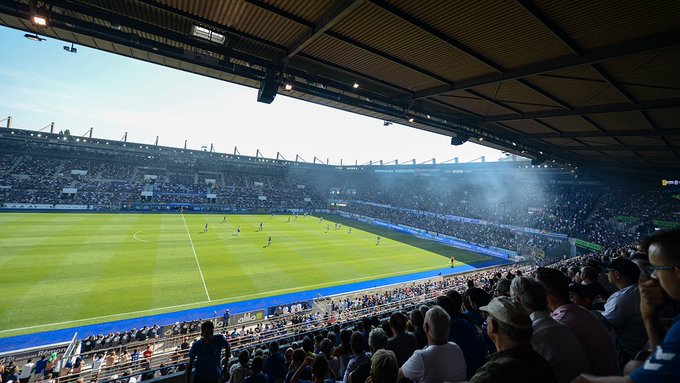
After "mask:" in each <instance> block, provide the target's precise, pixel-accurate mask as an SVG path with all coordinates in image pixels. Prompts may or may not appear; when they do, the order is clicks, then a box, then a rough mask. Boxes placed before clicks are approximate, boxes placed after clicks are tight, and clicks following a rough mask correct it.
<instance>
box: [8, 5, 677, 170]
mask: <svg viewBox="0 0 680 383" xmlns="http://www.w3.org/2000/svg"><path fill="white" fill-rule="evenodd" d="M34 13H41V14H43V15H46V16H47V17H48V19H49V24H48V27H45V28H41V27H38V26H36V25H33V24H32V23H31V17H32V15H33V14H34ZM0 25H5V26H8V27H11V28H17V29H21V30H25V31H30V32H33V33H38V34H40V35H44V36H49V37H53V38H58V39H61V40H65V41H70V42H74V43H76V44H79V45H84V46H89V47H93V48H96V49H100V50H104V51H109V52H114V53H117V54H120V55H124V56H128V57H133V58H137V59H140V60H145V61H149V62H152V63H156V64H160V65H164V66H168V67H173V68H177V69H181V70H184V71H188V72H193V73H198V74H202V75H205V76H209V77H214V78H217V79H221V80H225V81H229V82H234V83H238V84H243V85H246V86H251V87H258V86H259V85H260V83H261V81H263V79H264V78H265V73H266V71H267V70H270V71H272V72H274V74H275V76H276V79H277V81H278V82H279V85H281V87H280V88H279V92H280V93H284V92H285V91H284V90H283V87H282V85H283V84H284V83H289V84H292V85H293V90H292V91H290V92H286V93H287V94H288V95H290V96H292V97H296V98H299V99H304V100H308V101H311V102H315V103H319V104H323V105H328V106H330V107H334V108H340V109H345V110H349V111H352V112H355V113H360V114H364V115H367V116H372V117H375V118H378V119H383V120H389V121H397V122H405V120H406V119H408V118H411V117H413V118H414V122H413V123H412V125H413V126H414V127H417V128H420V129H425V130H429V131H434V132H438V133H442V134H445V135H449V136H461V137H463V138H467V137H469V141H472V142H477V143H480V144H482V145H486V146H490V147H495V148H499V149H503V150H506V151H509V152H512V153H516V154H520V155H524V156H527V157H530V158H541V159H546V160H553V159H554V160H556V161H558V162H560V163H565V164H572V165H579V166H583V167H590V168H593V169H598V170H600V171H612V170H617V171H640V170H646V171H650V170H654V171H661V172H668V171H677V170H678V168H679V167H680V165H679V164H680V127H679V126H677V125H678V120H679V117H680V2H678V1H665V0H656V1H646V2H643V1H633V0H618V1H587V0H576V1H561V0H535V1H530V0H517V1H506V0H500V1H472V0H468V1H413V0H389V1H384V0H362V1H358V0H357V1H355V0H339V1H330V0H315V1H305V0H266V1H261V0H233V1H222V0H203V1H196V0H160V1H153V0H88V1H61V0H55V1H44V2H43V1H38V2H32V1H27V0H0ZM194 26H200V27H203V28H206V29H208V30H211V31H213V32H215V33H219V34H221V35H224V36H225V37H226V38H225V39H224V42H213V41H209V40H207V39H202V38H199V37H195V36H194V35H193V34H192V30H193V28H194ZM355 82H356V83H358V84H359V87H358V88H356V89H355V88H353V87H352V85H353V84H354V83H355Z"/></svg>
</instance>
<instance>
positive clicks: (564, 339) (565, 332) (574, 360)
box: [529, 311, 590, 383]
mask: <svg viewBox="0 0 680 383" xmlns="http://www.w3.org/2000/svg"><path fill="white" fill-rule="evenodd" d="M529 317H530V318H531V321H532V324H531V327H532V328H533V330H534V331H533V334H532V336H531V345H532V346H533V347H534V350H536V352H538V353H539V354H541V356H542V357H543V358H545V360H547V361H548V363H549V364H550V367H552V369H553V371H554V372H555V376H556V377H557V381H558V382H559V383H569V382H571V381H572V380H574V379H575V378H576V377H577V376H578V375H579V374H582V373H587V372H590V360H589V359H588V354H587V353H586V350H585V348H583V345H582V344H581V342H580V341H579V340H578V338H577V337H576V335H574V333H573V332H572V331H571V330H570V329H569V327H567V326H565V325H563V324H560V323H559V322H557V321H556V320H554V319H552V318H551V317H550V314H548V312H547V311H535V312H533V313H531V314H530V315H529Z"/></svg>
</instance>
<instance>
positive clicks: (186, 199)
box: [0, 154, 322, 210]
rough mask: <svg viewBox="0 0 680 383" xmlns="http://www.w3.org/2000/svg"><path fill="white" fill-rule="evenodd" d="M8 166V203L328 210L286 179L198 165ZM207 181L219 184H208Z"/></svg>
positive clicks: (54, 161) (29, 160)
mask: <svg viewBox="0 0 680 383" xmlns="http://www.w3.org/2000/svg"><path fill="white" fill-rule="evenodd" d="M3 161H4V162H6V163H7V166H6V167H5V168H3V170H2V171H0V202H3V203H18V204H26V205H29V204H78V205H97V206H107V207H109V208H112V209H115V208H116V207H119V206H121V205H122V204H131V203H137V202H145V203H158V204H166V203H183V204H205V205H210V204H212V205H221V206H224V207H228V208H230V209H232V210H244V209H258V208H262V209H290V208H298V209H302V208H307V209H309V208H311V207H320V206H322V205H321V199H320V198H319V196H318V194H316V193H315V191H313V190H307V189H301V188H298V187H297V184H293V181H292V180H290V179H286V178H285V177H283V176H282V175H271V174H257V173H248V174H243V173H232V172H225V171H222V172H220V173H211V174H209V175H206V174H200V173H199V171H198V170H196V169H195V166H190V165H192V164H182V163H172V171H170V170H168V169H166V168H164V167H163V164H155V166H154V167H149V166H134V165H131V164H129V163H127V162H115V161H112V160H110V159H107V160H106V161H104V160H76V159H73V158H66V159H64V158H50V157H49V156H42V155H37V154H30V155H29V154H26V155H21V156H18V157H11V156H9V155H3ZM166 165H168V164H166ZM182 166H184V167H182ZM207 179H209V180H214V182H210V183H208V182H206V180H207ZM64 188H69V189H75V193H71V192H68V193H65V192H64ZM143 192H150V193H146V194H150V195H143ZM211 195H214V196H215V197H214V198H211V197H210V196H211ZM262 197H264V198H262Z"/></svg>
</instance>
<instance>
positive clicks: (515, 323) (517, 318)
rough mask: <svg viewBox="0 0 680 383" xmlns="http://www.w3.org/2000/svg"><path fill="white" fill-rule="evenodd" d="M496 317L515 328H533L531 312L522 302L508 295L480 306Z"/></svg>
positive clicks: (482, 309)
mask: <svg viewBox="0 0 680 383" xmlns="http://www.w3.org/2000/svg"><path fill="white" fill-rule="evenodd" d="M479 309H480V310H481V311H484V312H486V313H488V314H489V315H491V316H492V317H494V319H496V320H498V321H500V322H503V323H505V324H506V325H508V326H510V327H514V328H520V329H527V328H531V319H530V318H529V313H528V312H527V310H526V309H525V308H524V306H522V304H521V303H519V302H515V301H514V300H513V299H511V298H508V297H498V298H494V299H493V300H491V302H489V304H488V305H486V306H482V307H480V308H479Z"/></svg>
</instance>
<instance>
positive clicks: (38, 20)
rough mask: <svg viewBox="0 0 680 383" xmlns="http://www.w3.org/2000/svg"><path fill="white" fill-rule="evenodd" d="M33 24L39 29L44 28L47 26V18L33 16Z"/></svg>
mask: <svg viewBox="0 0 680 383" xmlns="http://www.w3.org/2000/svg"><path fill="white" fill-rule="evenodd" d="M32 20H33V24H35V25H37V26H40V27H46V26H47V18H46V17H43V16H40V15H34V16H33V19H32Z"/></svg>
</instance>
